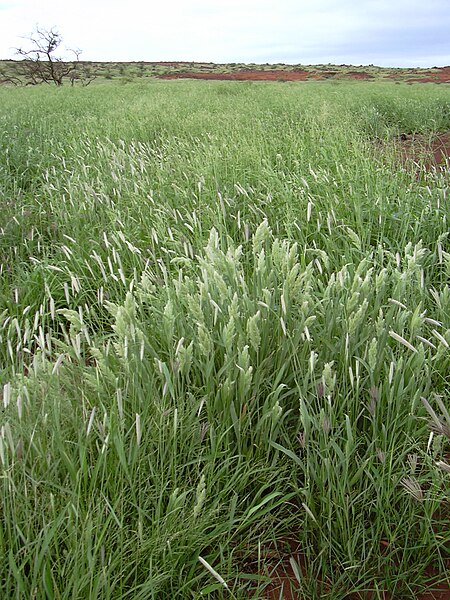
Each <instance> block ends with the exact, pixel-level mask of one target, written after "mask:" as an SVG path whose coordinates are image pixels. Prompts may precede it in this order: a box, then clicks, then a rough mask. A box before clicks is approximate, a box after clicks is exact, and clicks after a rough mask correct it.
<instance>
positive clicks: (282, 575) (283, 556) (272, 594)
mask: <svg viewBox="0 0 450 600" xmlns="http://www.w3.org/2000/svg"><path fill="white" fill-rule="evenodd" d="M281 547H282V548H283V550H282V549H281ZM260 558H261V563H260V564H259V565H256V564H255V563H250V564H247V565H246V566H247V571H250V572H254V573H258V571H259V574H262V573H261V570H262V569H263V571H264V574H265V575H267V576H268V577H269V578H270V580H271V581H270V583H269V585H268V586H267V587H266V588H265V589H264V590H263V591H262V592H259V593H258V594H257V595H254V594H252V592H250V593H249V599H251V600H299V598H300V596H299V594H298V593H297V592H296V590H298V589H299V585H300V584H299V582H298V579H297V577H296V575H295V572H294V568H293V566H292V564H291V559H292V558H293V559H294V561H295V564H296V568H298V569H299V570H300V571H301V573H302V574H303V575H305V573H306V561H307V558H306V557H305V555H304V554H302V552H301V548H300V545H299V544H298V543H297V542H295V541H294V540H292V539H289V538H286V539H284V540H283V541H282V542H280V544H269V545H268V546H267V547H266V548H265V549H264V550H263V552H262V553H261V556H260ZM447 564H448V567H449V568H450V561H447ZM258 567H259V568H258ZM426 577H429V581H430V584H429V585H428V586H424V587H427V588H428V589H427V590H426V591H425V592H421V591H419V590H417V591H416V592H415V594H414V596H410V598H411V600H450V582H448V581H447V582H445V583H438V584H436V583H433V582H434V581H436V580H437V579H438V578H437V575H436V572H435V571H434V570H433V569H432V568H431V567H430V568H428V569H426ZM319 581H320V580H319ZM321 588H322V590H323V593H331V589H330V587H329V586H327V584H326V583H324V582H322V583H321ZM422 589H423V587H422ZM402 597H406V596H402ZM303 598H304V596H303ZM345 599H346V600H375V599H378V600H380V599H382V600H398V596H394V594H392V593H391V592H387V591H381V590H378V591H377V592H376V593H375V592H371V591H367V592H357V593H350V594H348V595H346V596H345ZM311 600H313V598H311Z"/></svg>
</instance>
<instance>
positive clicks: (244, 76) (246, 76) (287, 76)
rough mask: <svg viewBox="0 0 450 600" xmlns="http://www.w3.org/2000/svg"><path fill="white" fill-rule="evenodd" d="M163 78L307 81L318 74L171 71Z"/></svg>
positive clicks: (300, 72) (295, 72)
mask: <svg viewBox="0 0 450 600" xmlns="http://www.w3.org/2000/svg"><path fill="white" fill-rule="evenodd" d="M159 77H160V78H161V79H215V80H220V81H305V80H306V79H309V78H311V77H314V78H317V74H315V73H311V72H310V71H300V70H298V71H281V70H280V71H235V72H234V73H196V72H191V73H170V74H167V75H159Z"/></svg>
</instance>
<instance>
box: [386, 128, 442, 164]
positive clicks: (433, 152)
mask: <svg viewBox="0 0 450 600" xmlns="http://www.w3.org/2000/svg"><path fill="white" fill-rule="evenodd" d="M397 144H398V149H399V153H400V157H401V160H402V162H405V161H408V160H412V161H414V163H416V164H418V165H420V166H421V167H425V169H430V168H433V167H439V168H441V169H442V168H445V166H446V164H447V162H448V161H449V160H450V131H447V132H445V133H440V134H438V135H436V136H435V137H434V138H432V139H431V140H430V139H429V138H427V137H426V136H424V135H414V134H412V135H408V134H401V135H400V137H399V140H398V142H397Z"/></svg>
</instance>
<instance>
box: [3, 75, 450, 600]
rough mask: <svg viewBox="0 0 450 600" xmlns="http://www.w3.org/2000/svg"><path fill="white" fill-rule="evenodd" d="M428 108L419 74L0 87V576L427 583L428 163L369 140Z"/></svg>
mask: <svg viewBox="0 0 450 600" xmlns="http://www.w3.org/2000/svg"><path fill="white" fill-rule="evenodd" d="M449 129H450V91H449V90H448V89H447V88H444V87H443V86H440V87H429V86H420V85H413V86H406V85H393V84H388V83H384V84H379V83H371V84H361V83H343V82H333V83H331V82H330V83H327V82H321V83H317V84H315V83H308V84H302V83H300V84H299V83H285V84H283V85H279V84H277V83H272V84H270V83H250V82H249V83H232V82H231V83H228V82H226V83H225V82H186V81H176V82H163V81H152V82H146V83H145V84H130V85H127V86H120V85H114V84H111V85H104V86H103V85H93V86H91V87H89V88H84V89H82V88H73V89H71V88H67V87H64V88H62V89H53V88H50V87H45V88H44V87H35V88H12V87H9V88H6V87H4V88H2V89H0V181H1V185H0V205H1V216H0V274H1V287H0V363H1V365H2V370H1V374H0V389H2V416H1V436H0V472H1V482H0V496H1V509H0V510H1V521H0V555H1V556H2V558H3V560H1V561H0V571H1V575H0V590H1V596H2V597H3V598H18V599H19V598H39V599H40V598H52V599H53V598H55V599H56V598H58V599H69V598H72V599H74V598H79V599H82V598H83V599H84V598H92V599H94V598H102V599H110V598H111V599H112V598H130V599H131V598H133V599H152V598H153V599H158V600H159V599H164V598H180V599H187V598H200V597H210V598H249V597H253V598H266V597H267V594H268V593H269V592H268V591H267V590H268V589H269V588H268V587H267V586H268V585H269V582H270V579H271V572H272V571H273V570H274V569H275V567H276V564H277V562H280V561H281V562H283V561H285V562H286V561H287V564H289V560H290V564H291V568H292V569H293V573H294V575H295V576H294V577H293V578H292V579H293V581H292V586H294V587H296V592H295V593H296V596H295V597H297V598H303V599H305V600H306V599H315V598H330V599H333V600H339V599H343V598H356V597H360V598H364V597H368V596H367V593H368V592H369V591H370V590H371V591H372V592H373V596H372V598H382V597H384V596H383V595H382V594H383V591H387V592H390V593H391V594H392V597H393V598H396V599H401V598H414V597H416V595H417V594H418V593H419V592H420V591H421V590H422V589H424V587H427V588H429V587H430V586H431V585H432V584H431V583H430V577H431V575H433V577H434V578H435V579H436V581H439V580H445V579H446V577H447V581H448V572H447V571H446V567H447V566H448V561H449V552H450V550H449V548H450V528H449V477H450V474H449V467H448V465H447V463H446V461H447V460H448V451H449V446H448V440H447V439H446V436H445V433H447V434H448V433H449V428H450V419H449V418H448V414H447V415H446V414H445V412H446V407H447V406H448V398H449V391H450V381H449V373H450V352H449V343H450V287H449V279H450V249H449V240H448V235H449V218H450V214H449V202H448V189H449V170H448V165H447V168H446V169H445V168H443V169H441V170H439V169H437V168H432V167H431V168H427V169H425V168H424V167H422V166H421V165H420V163H417V162H414V161H412V160H411V161H406V162H405V161H399V156H398V152H397V151H396V145H395V144H394V141H395V140H397V139H398V136H399V134H400V133H412V132H415V133H420V134H421V135H422V136H423V137H424V136H425V137H426V136H430V138H431V137H433V135H435V134H436V133H437V132H444V131H448V130H449ZM444 166H445V165H444ZM422 398H423V399H425V402H424V401H423V400H422ZM433 411H434V417H433ZM446 419H448V422H447V423H446ZM430 421H431V422H432V424H433V428H434V430H433V431H431V430H430ZM449 437H450V436H449ZM294 547H295V551H294V550H293V548H294ZM275 571H276V574H277V575H279V569H278V570H277V569H275ZM272 575H273V574H272ZM272 589H273V588H272ZM265 590H266V591H265ZM352 593H354V594H359V596H357V595H354V596H351V595H350V594H352ZM272 597H277V598H278V597H280V596H279V592H278V595H277V596H272ZM281 597H282V596H281Z"/></svg>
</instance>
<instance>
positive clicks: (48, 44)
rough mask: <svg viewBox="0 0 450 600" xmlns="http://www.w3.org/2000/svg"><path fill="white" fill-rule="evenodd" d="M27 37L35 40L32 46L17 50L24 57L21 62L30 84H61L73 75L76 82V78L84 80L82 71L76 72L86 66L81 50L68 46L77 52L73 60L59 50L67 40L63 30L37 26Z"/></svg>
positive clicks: (21, 71) (26, 81)
mask: <svg viewBox="0 0 450 600" xmlns="http://www.w3.org/2000/svg"><path fill="white" fill-rule="evenodd" d="M26 39H27V40H28V42H30V43H31V47H30V48H29V49H27V48H17V49H16V54H17V55H18V56H20V57H22V60H21V61H20V63H19V65H18V66H19V72H20V75H21V77H22V78H23V80H24V83H25V84H26V85H37V84H39V83H48V84H55V85H57V86H61V85H63V81H64V79H65V78H69V79H70V81H71V82H72V85H73V82H74V81H75V80H81V81H83V79H84V78H83V77H81V74H80V76H76V75H75V74H76V72H77V71H78V70H82V69H80V65H81V63H80V54H81V50H68V52H70V53H71V54H72V55H73V58H72V60H64V59H63V58H62V57H61V56H57V55H56V54H55V53H56V51H57V50H58V49H60V48H61V45H62V41H63V40H62V36H61V34H60V33H59V31H57V30H56V29H54V28H52V29H43V28H41V27H38V26H36V28H35V30H34V31H33V33H32V34H31V35H30V36H29V37H27V38H26Z"/></svg>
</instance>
